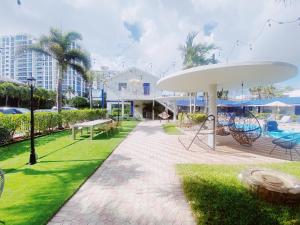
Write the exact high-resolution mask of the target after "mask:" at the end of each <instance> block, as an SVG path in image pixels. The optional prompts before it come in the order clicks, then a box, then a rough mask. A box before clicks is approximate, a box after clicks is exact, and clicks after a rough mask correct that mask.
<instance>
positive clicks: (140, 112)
mask: <svg viewBox="0 0 300 225" xmlns="http://www.w3.org/2000/svg"><path fill="white" fill-rule="evenodd" d="M110 74H111V75H110V76H107V75H106V76H102V79H103V81H104V82H103V81H102V85H101V82H100V86H98V88H97V89H95V90H94V97H95V94H97V96H99V97H98V99H99V98H100V99H101V89H102V88H103V83H104V91H105V93H106V102H107V110H108V112H109V113H110V114H113V111H114V110H117V108H120V109H121V113H120V116H123V115H125V114H127V115H131V116H133V117H136V118H149V119H151V118H153V116H154V107H152V106H153V105H154V104H159V105H161V106H162V107H166V108H167V109H168V110H169V113H170V114H172V113H173V111H174V109H173V108H172V107H171V106H170V105H169V104H167V103H166V102H163V101H162V100H161V99H160V100H158V99H157V98H158V97H161V95H162V92H161V91H160V90H158V89H157V88H156V83H157V81H158V79H159V78H158V77H156V76H154V75H153V74H150V73H148V72H145V71H142V70H140V69H137V68H130V69H128V70H125V71H122V72H116V71H114V73H112V72H111V73H110ZM156 113H157V112H156Z"/></svg>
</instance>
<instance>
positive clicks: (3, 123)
mask: <svg viewBox="0 0 300 225" xmlns="http://www.w3.org/2000/svg"><path fill="white" fill-rule="evenodd" d="M105 116H106V110H102V109H84V110H66V111H62V112H61V113H57V112H37V113H35V114H34V124H35V132H36V133H41V134H45V133H50V132H53V131H54V130H55V129H56V128H57V127H58V126H59V124H61V123H62V125H63V127H65V128H68V127H70V125H72V124H74V123H77V122H82V121H89V120H95V119H100V118H104V117H105ZM0 128H4V129H6V130H7V131H8V132H9V134H10V139H12V138H13V136H14V135H15V134H16V133H20V134H22V135H24V136H27V135H29V132H30V114H29V113H27V114H15V115H13V114H11V115H4V114H2V113H0Z"/></svg>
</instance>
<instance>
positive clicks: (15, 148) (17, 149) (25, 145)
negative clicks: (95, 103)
mask: <svg viewBox="0 0 300 225" xmlns="http://www.w3.org/2000/svg"><path fill="white" fill-rule="evenodd" d="M66 135H68V132H67V131H63V132H58V133H53V134H49V135H46V136H43V137H38V138H35V146H36V147H39V146H43V145H46V144H47V143H49V142H51V141H54V140H56V139H57V138H61V137H64V136H66ZM29 149H30V140H26V141H22V142H19V143H14V144H10V145H7V146H3V147H0V159H1V161H4V160H6V159H9V158H13V157H15V156H18V155H20V154H22V153H25V152H28V151H29Z"/></svg>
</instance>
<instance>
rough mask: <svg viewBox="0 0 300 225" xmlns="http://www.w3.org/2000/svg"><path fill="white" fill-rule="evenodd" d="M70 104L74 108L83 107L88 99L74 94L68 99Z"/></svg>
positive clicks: (86, 104)
mask: <svg viewBox="0 0 300 225" xmlns="http://www.w3.org/2000/svg"><path fill="white" fill-rule="evenodd" d="M70 105H71V106H73V107H76V108H84V107H87V106H88V101H87V99H86V98H84V97H80V96H76V97H74V98H72V99H71V100H70Z"/></svg>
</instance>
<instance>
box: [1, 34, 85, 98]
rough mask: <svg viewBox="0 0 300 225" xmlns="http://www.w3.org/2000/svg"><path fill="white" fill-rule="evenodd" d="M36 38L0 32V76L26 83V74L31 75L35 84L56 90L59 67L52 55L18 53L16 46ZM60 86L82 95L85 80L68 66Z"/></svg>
mask: <svg viewBox="0 0 300 225" xmlns="http://www.w3.org/2000/svg"><path fill="white" fill-rule="evenodd" d="M35 41H36V39H35V38H34V37H33V36H31V35H28V34H18V35H5V36H0V77H10V78H12V79H16V80H18V81H21V82H24V83H26V80H27V78H28V77H31V76H33V77H34V78H36V85H37V86H38V87H42V88H45V89H48V90H56V84H57V74H58V69H57V63H56V61H55V59H53V58H51V57H49V56H46V55H44V54H41V53H36V52H32V51H26V52H24V53H22V52H21V53H18V54H17V52H19V49H21V48H24V47H26V46H28V45H31V44H32V43H34V42H35ZM78 47H79V45H78V44H76V43H73V44H72V48H78ZM63 90H64V91H65V92H67V91H68V90H69V91H72V92H74V93H73V95H80V96H82V95H83V94H84V93H85V91H86V84H85V82H84V80H83V79H82V78H81V76H80V75H79V74H77V73H76V72H75V71H74V70H73V69H71V68H68V71H67V72H66V75H65V78H64V81H63Z"/></svg>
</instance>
